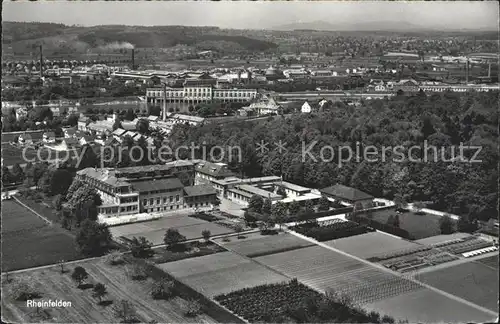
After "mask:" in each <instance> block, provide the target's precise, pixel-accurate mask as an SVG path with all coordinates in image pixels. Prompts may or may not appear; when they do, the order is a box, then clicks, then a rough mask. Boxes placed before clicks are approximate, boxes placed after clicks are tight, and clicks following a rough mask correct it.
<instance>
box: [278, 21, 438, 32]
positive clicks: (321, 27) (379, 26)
mask: <svg viewBox="0 0 500 324" xmlns="http://www.w3.org/2000/svg"><path fill="white" fill-rule="evenodd" d="M271 29H272V30H281V31H292V30H317V31H421V30H431V29H430V28H425V27H422V26H417V25H413V24H409V23H407V22H399V21H371V22H362V23H354V22H350V21H346V22H335V23H329V22H326V21H311V22H302V23H293V24H286V25H281V26H276V27H272V28H271Z"/></svg>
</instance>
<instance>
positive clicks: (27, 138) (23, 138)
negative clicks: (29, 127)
mask: <svg viewBox="0 0 500 324" xmlns="http://www.w3.org/2000/svg"><path fill="white" fill-rule="evenodd" d="M18 142H19V144H22V145H30V144H33V138H32V137H31V135H30V134H28V133H24V134H21V135H19V138H18Z"/></svg>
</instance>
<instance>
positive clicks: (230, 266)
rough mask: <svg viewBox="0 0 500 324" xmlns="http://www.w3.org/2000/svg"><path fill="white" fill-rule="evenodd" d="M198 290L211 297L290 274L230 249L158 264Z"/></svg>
mask: <svg viewBox="0 0 500 324" xmlns="http://www.w3.org/2000/svg"><path fill="white" fill-rule="evenodd" d="M157 266H158V267H159V268H161V269H163V270H164V271H166V272H168V273H169V274H171V275H172V276H174V277H176V278H177V279H179V280H181V281H182V282H184V283H185V284H187V285H189V286H191V287H192V288H194V289H196V290H198V291H199V292H201V293H203V294H205V295H207V296H210V297H213V296H216V295H220V294H226V293H229V292H231V291H235V290H240V289H243V288H249V287H254V286H258V285H261V284H265V283H277V282H283V281H287V280H289V278H287V277H285V276H283V275H281V274H279V273H277V272H275V271H273V270H270V269H268V268H266V267H264V266H262V265H259V264H257V263H255V262H253V261H252V260H250V259H246V258H244V257H241V256H239V255H237V254H234V253H232V252H221V253H216V254H212V255H206V256H201V257H196V258H191V259H185V260H181V261H175V262H169V263H163V264H158V265H157Z"/></svg>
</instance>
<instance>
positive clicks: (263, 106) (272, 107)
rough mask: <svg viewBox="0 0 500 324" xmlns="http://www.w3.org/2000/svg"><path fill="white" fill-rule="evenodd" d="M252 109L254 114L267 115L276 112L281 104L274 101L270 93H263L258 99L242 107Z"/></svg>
mask: <svg viewBox="0 0 500 324" xmlns="http://www.w3.org/2000/svg"><path fill="white" fill-rule="evenodd" d="M243 108H248V109H250V110H253V111H254V112H255V114H256V115H258V116H261V115H268V114H278V113H279V112H280V110H281V106H280V105H279V104H278V103H276V101H275V100H274V98H272V97H271V96H270V95H263V96H262V98H261V99H260V100H258V101H257V102H254V103H252V104H250V106H247V107H243Z"/></svg>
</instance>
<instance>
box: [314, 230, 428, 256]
mask: <svg viewBox="0 0 500 324" xmlns="http://www.w3.org/2000/svg"><path fill="white" fill-rule="evenodd" d="M324 243H325V244H326V245H328V246H331V247H333V248H336V249H339V250H341V251H344V252H346V253H349V254H352V255H355V256H357V257H359V258H364V259H365V258H370V257H374V256H377V255H381V254H384V253H387V254H388V253H392V252H397V251H402V250H405V249H410V248H415V247H419V245H418V244H415V243H413V242H409V241H406V240H402V239H397V238H395V237H392V236H389V235H386V234H382V233H379V232H371V233H366V234H361V235H356V236H351V237H345V238H341V239H337V240H331V241H326V242H324Z"/></svg>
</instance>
